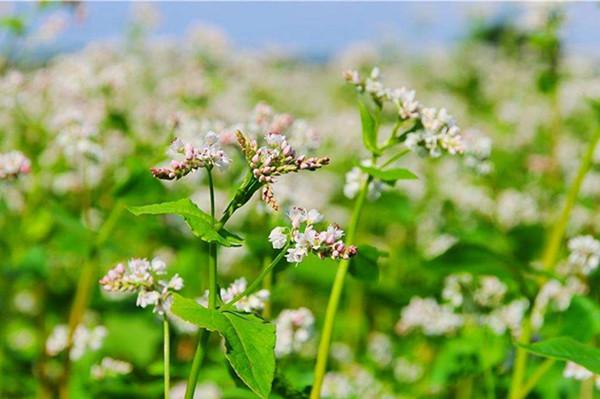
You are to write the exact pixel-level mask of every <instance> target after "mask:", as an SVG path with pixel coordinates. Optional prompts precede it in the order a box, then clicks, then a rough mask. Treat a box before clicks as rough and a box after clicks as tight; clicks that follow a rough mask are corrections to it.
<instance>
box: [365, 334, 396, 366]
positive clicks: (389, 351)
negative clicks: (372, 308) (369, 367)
mask: <svg viewBox="0 0 600 399" xmlns="http://www.w3.org/2000/svg"><path fill="white" fill-rule="evenodd" d="M367 353H368V355H369V358H370V359H371V360H373V362H375V364H376V365H377V366H378V367H380V368H385V367H388V366H389V365H390V364H391V363H392V360H393V357H394V351H393V346H392V340H391V339H390V337H389V336H388V335H386V334H383V333H380V332H372V333H370V334H369V338H368V340H367Z"/></svg>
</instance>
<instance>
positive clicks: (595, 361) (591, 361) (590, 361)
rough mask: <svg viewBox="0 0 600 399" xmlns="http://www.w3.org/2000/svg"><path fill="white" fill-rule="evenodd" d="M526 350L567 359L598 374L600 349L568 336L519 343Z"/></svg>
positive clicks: (552, 357) (540, 354)
mask: <svg viewBox="0 0 600 399" xmlns="http://www.w3.org/2000/svg"><path fill="white" fill-rule="evenodd" d="M520 346H521V347H522V348H524V349H525V350H526V351H528V352H531V353H533V354H535V355H538V356H543V357H549V358H551V359H558V360H568V361H571V362H573V363H577V364H578V365H580V366H583V367H585V368H586V369H588V370H590V371H591V372H592V373H595V374H600V349H598V348H595V347H593V346H589V345H584V344H582V343H581V342H578V341H575V340H574V339H573V338H569V337H558V338H551V339H547V340H545V341H542V342H537V343H535V344H529V345H520Z"/></svg>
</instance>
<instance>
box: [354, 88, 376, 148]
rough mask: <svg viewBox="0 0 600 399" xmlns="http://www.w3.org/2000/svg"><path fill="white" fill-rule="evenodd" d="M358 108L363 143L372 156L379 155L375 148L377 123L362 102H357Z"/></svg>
mask: <svg viewBox="0 0 600 399" xmlns="http://www.w3.org/2000/svg"><path fill="white" fill-rule="evenodd" d="M358 107H359V109H360V122H361V125H362V138H363V143H364V145H365V147H366V148H367V150H369V151H371V152H372V153H374V154H381V151H380V150H379V148H377V131H378V130H379V122H378V120H377V118H376V117H375V116H374V115H373V113H372V112H371V111H370V110H369V108H368V107H367V105H366V104H365V103H364V102H363V101H360V100H359V102H358Z"/></svg>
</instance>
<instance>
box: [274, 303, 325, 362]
mask: <svg viewBox="0 0 600 399" xmlns="http://www.w3.org/2000/svg"><path fill="white" fill-rule="evenodd" d="M314 323H315V318H314V316H313V314H312V312H311V311H310V310H308V309H307V308H299V309H285V310H282V311H281V313H280V314H279V316H277V319H276V320H275V326H276V332H277V340H276V343H275V355H276V356H277V357H283V356H287V355H290V354H292V353H298V352H300V351H301V350H302V349H303V348H304V345H305V344H306V342H308V341H309V340H310V338H312V336H313V333H314V331H313V330H314Z"/></svg>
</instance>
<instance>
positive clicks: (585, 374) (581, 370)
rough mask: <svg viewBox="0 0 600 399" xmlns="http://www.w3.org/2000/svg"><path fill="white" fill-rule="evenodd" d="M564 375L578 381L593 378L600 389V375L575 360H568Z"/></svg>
mask: <svg viewBox="0 0 600 399" xmlns="http://www.w3.org/2000/svg"><path fill="white" fill-rule="evenodd" d="M563 377H565V378H570V379H573V380H577V381H585V380H588V379H590V378H593V379H594V383H595V385H596V389H600V375H598V374H594V373H592V372H591V371H590V370H588V369H586V368H585V367H583V366H580V365H578V364H577V363H574V362H570V361H568V362H567V364H566V365H565V368H564V370H563Z"/></svg>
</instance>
